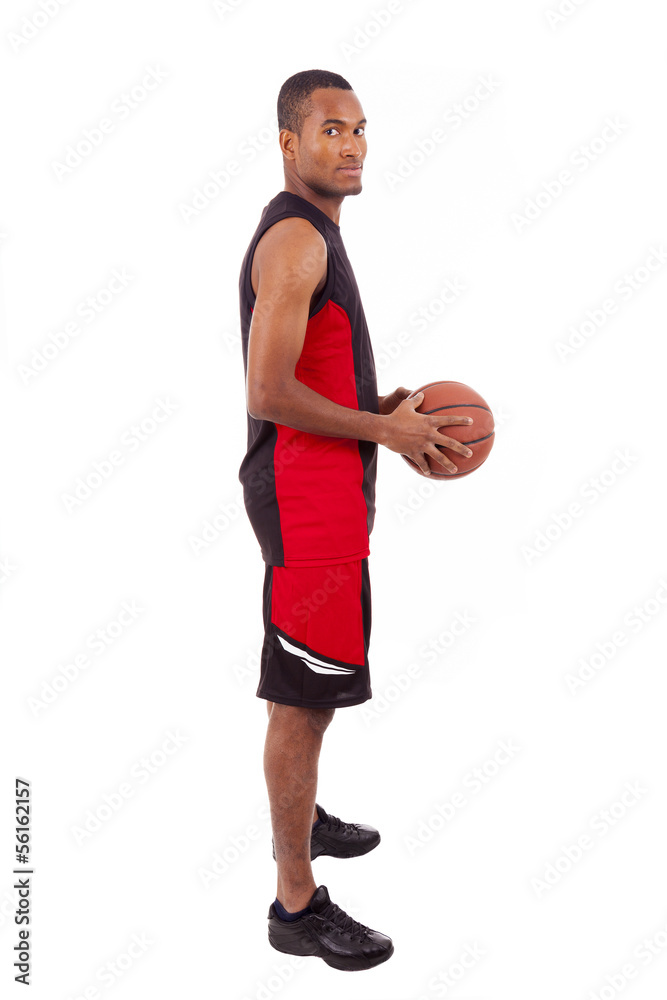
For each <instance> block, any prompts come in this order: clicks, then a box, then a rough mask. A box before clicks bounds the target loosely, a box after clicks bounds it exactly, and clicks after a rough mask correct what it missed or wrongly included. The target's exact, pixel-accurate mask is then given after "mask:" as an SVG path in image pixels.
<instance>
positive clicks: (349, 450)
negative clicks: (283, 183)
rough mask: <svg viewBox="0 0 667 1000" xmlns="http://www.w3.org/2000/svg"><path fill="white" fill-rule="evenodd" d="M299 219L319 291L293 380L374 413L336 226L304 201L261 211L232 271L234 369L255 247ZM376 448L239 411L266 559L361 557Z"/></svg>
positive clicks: (370, 377) (249, 490)
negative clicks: (320, 268) (316, 254)
mask: <svg viewBox="0 0 667 1000" xmlns="http://www.w3.org/2000/svg"><path fill="white" fill-rule="evenodd" d="M292 216H299V217H300V218H302V219H308V221H309V222H311V223H312V224H313V226H315V228H316V229H317V230H318V231H319V232H320V233H321V234H322V236H323V238H324V240H325V242H326V245H327V278H326V285H325V287H324V288H323V290H322V293H321V295H320V297H319V299H318V300H317V302H316V304H315V306H314V307H313V308H312V309H311V310H310V312H309V315H308V323H307V325H306V335H305V340H304V344H303V349H302V351H301V355H300V357H299V360H298V362H297V365H296V368H295V370H294V374H295V377H296V378H297V379H299V381H301V382H303V383H304V384H305V385H307V386H309V387H310V388H311V389H314V390H315V392H318V393H320V395H322V396H326V397H327V399H331V400H333V402H335V403H339V404H340V405H341V406H348V407H351V408H352V409H356V410H368V411H370V412H371V413H377V412H378V394H377V381H376V375H375V362H374V359H373V349H372V346H371V340H370V336H369V333H368V327H367V324H366V318H365V316H364V310H363V307H362V304H361V297H360V295H359V289H358V288H357V283H356V280H355V277H354V272H353V271H352V266H351V264H350V262H349V260H348V258H347V254H346V252H345V247H344V246H343V240H342V237H341V234H340V227H339V226H337V225H336V224H335V222H333V221H332V220H331V219H330V218H329V216H328V215H326V214H325V213H324V212H322V211H321V209H319V208H317V207H316V206H315V205H313V204H311V202H309V201H306V199H305V198H301V197H300V196H299V195H296V194H292V193H291V192H289V191H281V192H280V193H279V194H277V195H276V197H275V198H273V199H272V200H271V201H270V202H269V204H268V205H266V207H265V208H264V210H263V211H262V215H261V219H260V222H259V225H258V227H257V229H256V230H255V234H254V236H253V237H252V240H251V241H250V245H249V246H248V249H247V251H246V254H245V257H244V259H243V264H242V265H241V276H240V281H239V297H240V307H241V336H242V345H243V366H244V369H245V371H246V373H247V369H248V337H249V333H250V324H251V320H252V313H253V308H254V305H255V294H254V292H253V290H252V283H251V280H250V275H251V268H252V260H253V255H254V252H255V248H256V246H257V244H258V242H259V240H260V239H261V237H262V236H263V235H264V233H265V232H266V230H267V229H269V228H270V227H271V226H272V225H274V223H276V222H279V221H280V220H281V219H287V218H290V217H292ZM376 470H377V444H375V443H374V442H372V441H356V440H353V439H351V438H341V437H328V436H326V435H321V434H309V433H306V432H304V431H299V430H295V429H294V428H291V427H287V426H285V425H283V424H276V423H273V422H272V421H270V420H256V419H255V418H254V417H251V416H250V414H248V450H247V452H246V455H245V457H244V459H243V461H242V463H241V467H240V469H239V479H240V480H241V483H242V484H243V496H244V501H245V507H246V511H247V513H248V517H249V519H250V523H251V525H252V527H253V530H254V532H255V534H256V536H257V539H258V541H259V544H260V546H261V550H262V557H263V559H264V561H265V562H266V563H268V564H269V565H273V566H318V565H320V566H323V565H327V564H329V563H338V562H349V561H351V560H354V559H363V558H364V557H366V556H368V554H369V544H368V540H369V535H370V533H371V531H372V529H373V521H374V518H375V478H376Z"/></svg>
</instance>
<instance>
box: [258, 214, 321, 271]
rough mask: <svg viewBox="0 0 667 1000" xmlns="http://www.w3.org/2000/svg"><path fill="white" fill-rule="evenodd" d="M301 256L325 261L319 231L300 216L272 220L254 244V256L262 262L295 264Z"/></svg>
mask: <svg viewBox="0 0 667 1000" xmlns="http://www.w3.org/2000/svg"><path fill="white" fill-rule="evenodd" d="M304 257H309V258H312V259H313V261H314V262H318V261H320V262H325V261H326V258H327V244H326V240H325V239H324V237H323V236H322V234H321V233H320V231H319V230H318V229H317V228H316V227H315V226H314V225H313V224H312V222H309V221H308V219H304V218H301V217H300V216H296V215H294V216H290V217H289V218H287V219H280V220H279V221H278V222H274V223H273V225H272V226H270V227H269V229H267V230H266V232H265V233H264V234H263V235H262V237H261V239H260V240H259V242H258V243H257V248H256V250H255V259H256V261H257V264H258V265H259V266H260V267H261V266H262V265H263V264H264V265H267V264H278V263H279V262H282V263H283V264H295V263H298V262H301V261H303V258H304Z"/></svg>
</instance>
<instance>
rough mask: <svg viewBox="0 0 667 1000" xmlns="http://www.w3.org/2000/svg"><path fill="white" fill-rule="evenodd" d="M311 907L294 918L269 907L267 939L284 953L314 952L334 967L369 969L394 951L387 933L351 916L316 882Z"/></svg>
mask: <svg viewBox="0 0 667 1000" xmlns="http://www.w3.org/2000/svg"><path fill="white" fill-rule="evenodd" d="M308 905H309V906H310V908H311V909H312V910H313V912H312V913H306V914H305V915H304V916H303V917H299V918H298V919H297V920H281V919H280V917H279V916H278V914H277V913H276V910H275V907H274V905H273V903H271V906H270V907H269V943H270V944H271V945H272V946H273V947H274V948H275V949H276V951H282V952H283V953H284V954H287V955H313V956H315V957H317V958H321V959H322V960H323V961H324V962H326V964H327V965H330V966H332V968H334V969H344V970H347V971H349V972H355V971H360V970H362V969H372V968H373V966H374V965H380V964H381V963H382V962H386V961H387V959H388V958H391V956H392V955H393V954H394V945H393V943H392V940H391V938H390V937H387V935H386V934H381V933H380V932H379V931H373V930H371V929H370V927H366V925H365V924H360V923H359V921H357V920H353V919H352V917H350V916H348V914H347V913H346V912H345V910H341V908H340V907H339V906H338V905H337V904H336V903H332V902H331V900H330V899H329V893H328V891H327V887H326V886H325V885H319V886H318V887H317V889H316V890H315V892H314V893H313V895H312V898H311V900H310V902H309V903H308Z"/></svg>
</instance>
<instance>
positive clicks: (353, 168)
mask: <svg viewBox="0 0 667 1000" xmlns="http://www.w3.org/2000/svg"><path fill="white" fill-rule="evenodd" d="M338 169H339V170H342V171H343V173H344V174H349V176H350V177H359V175H360V174H361V170H362V167H361V164H360V163H356V164H351V165H350V166H349V167H339V168H338Z"/></svg>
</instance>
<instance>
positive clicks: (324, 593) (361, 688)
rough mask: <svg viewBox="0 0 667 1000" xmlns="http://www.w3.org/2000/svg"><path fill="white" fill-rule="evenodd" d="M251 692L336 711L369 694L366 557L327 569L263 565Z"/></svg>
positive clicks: (279, 700)
mask: <svg viewBox="0 0 667 1000" xmlns="http://www.w3.org/2000/svg"><path fill="white" fill-rule="evenodd" d="M263 603H264V630H265V634H264V643H263V646H262V659H261V667H260V679H259V687H258V688H257V697H258V698H266V699H267V701H275V702H278V703H279V704H282V705H300V706H302V707H304V708H342V707H345V706H346V705H360V704H361V703H362V702H364V701H368V699H369V698H371V697H372V692H371V683H370V674H369V668H368V647H369V643H370V634H371V585H370V577H369V574H368V557H366V558H364V559H357V560H355V561H354V562H346V563H335V564H334V565H329V566H299V567H291V566H271V565H268V564H267V566H266V574H265V576H264V602H263Z"/></svg>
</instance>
